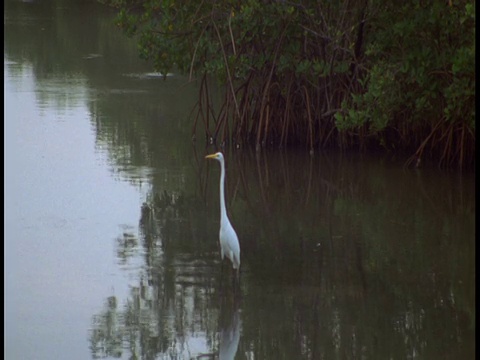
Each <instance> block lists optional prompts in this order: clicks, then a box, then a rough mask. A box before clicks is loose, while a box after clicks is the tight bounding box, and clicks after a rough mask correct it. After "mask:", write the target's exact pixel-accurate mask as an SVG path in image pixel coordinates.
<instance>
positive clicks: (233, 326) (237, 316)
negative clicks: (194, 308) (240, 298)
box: [218, 306, 242, 360]
mask: <svg viewBox="0 0 480 360" xmlns="http://www.w3.org/2000/svg"><path fill="white" fill-rule="evenodd" d="M221 320H223V321H222V322H221V324H220V329H219V336H220V345H219V349H218V357H219V359H220V360H233V359H234V358H235V355H236V354H237V350H238V344H239V342H240V333H241V328H242V319H241V311H240V309H239V308H238V306H237V307H235V309H233V311H232V313H231V314H230V316H229V317H227V318H226V319H221Z"/></svg>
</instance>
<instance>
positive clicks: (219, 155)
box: [205, 152, 223, 162]
mask: <svg viewBox="0 0 480 360" xmlns="http://www.w3.org/2000/svg"><path fill="white" fill-rule="evenodd" d="M205 159H215V160H218V161H220V162H222V161H223V154H222V153H221V152H217V153H215V154H210V155H207V156H205Z"/></svg>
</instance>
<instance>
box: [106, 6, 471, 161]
mask: <svg viewBox="0 0 480 360" xmlns="http://www.w3.org/2000/svg"><path fill="white" fill-rule="evenodd" d="M106 1H107V2H109V3H110V5H113V6H116V7H117V8H118V9H119V12H118V17H117V22H118V25H119V26H120V27H122V28H123V29H124V31H125V32H126V34H128V35H130V36H133V35H136V36H138V41H139V51H140V55H141V57H142V58H144V59H149V60H152V61H153V64H154V67H155V69H156V70H158V71H161V72H162V73H164V74H167V73H168V72H171V71H173V70H175V71H180V72H182V73H185V74H189V76H190V78H191V79H193V78H198V79H200V80H201V81H200V94H199V101H198V109H197V110H198V111H197V118H196V119H195V124H194V131H196V129H197V126H198V124H199V122H198V120H200V121H201V122H203V124H204V127H205V133H206V135H207V136H208V137H209V138H211V140H212V141H217V140H218V141H220V142H221V143H222V144H224V143H226V142H229V141H230V142H231V143H235V144H236V145H237V146H239V145H240V144H242V143H246V142H247V143H252V142H253V143H254V144H256V145H257V147H259V146H266V145H270V144H275V145H277V146H284V145H289V144H290V145H292V144H303V145H306V146H307V148H308V149H310V150H311V151H313V149H314V148H318V147H328V146H341V147H344V148H345V147H351V146H360V147H366V146H371V145H374V146H383V147H384V148H387V149H401V148H404V149H406V150H408V151H410V152H411V153H412V152H415V156H416V157H418V158H420V157H422V156H424V150H426V149H430V150H432V153H434V154H436V157H437V158H438V159H440V162H443V163H444V164H445V165H451V164H452V163H453V162H455V161H458V162H459V163H460V166H462V165H464V164H469V165H471V164H473V161H474V157H473V151H471V150H473V149H474V145H475V136H474V128H475V124H474V114H475V109H474V108H475V107H474V96H473V95H474V74H475V73H474V51H475V44H474V31H475V16H474V2H473V1H461V2H455V3H454V4H453V3H451V2H448V1H434V2H425V3H424V2H421V1H410V2H407V3H402V4H400V5H399V4H398V3H395V2H387V3H385V2H382V1H377V0H365V1H361V2H358V1H329V2H311V1H299V2H290V1H259V0H248V1H226V0H225V1H215V2H207V1H201V2H191V1H174V0H162V1H160V0H143V1H142V0H140V1H134V0H106ZM211 78H215V79H216V80H218V81H219V82H220V84H223V85H224V98H223V100H222V102H221V106H220V108H219V109H218V108H215V107H214V106H213V105H212V95H211V86H209V82H211V81H209V80H208V79H211Z"/></svg>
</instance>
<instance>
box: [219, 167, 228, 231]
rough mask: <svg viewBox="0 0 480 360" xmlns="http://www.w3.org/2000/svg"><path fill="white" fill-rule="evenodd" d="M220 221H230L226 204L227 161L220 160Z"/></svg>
mask: <svg viewBox="0 0 480 360" xmlns="http://www.w3.org/2000/svg"><path fill="white" fill-rule="evenodd" d="M220 168H221V173H220V221H221V222H225V221H228V217H227V207H226V206H225V162H224V161H223V160H221V161H220Z"/></svg>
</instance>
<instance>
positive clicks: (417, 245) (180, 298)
mask: <svg viewBox="0 0 480 360" xmlns="http://www.w3.org/2000/svg"><path fill="white" fill-rule="evenodd" d="M8 3H9V5H6V10H7V11H6V16H5V29H6V32H5V33H6V35H5V53H6V54H5V61H4V63H5V64H4V67H5V69H6V71H5V73H6V76H5V79H6V80H5V82H6V85H5V90H6V91H5V92H6V97H5V99H6V105H7V106H6V108H7V110H6V115H5V123H6V125H5V126H6V133H7V132H8V134H9V136H7V137H6V149H7V151H6V154H7V155H9V156H10V157H8V158H7V160H8V161H6V163H7V165H6V170H7V171H6V174H7V175H6V179H7V180H8V183H9V188H8V189H9V191H8V192H6V198H7V202H6V204H7V203H8V206H6V208H8V209H9V210H11V211H9V212H7V214H6V224H7V225H8V226H6V228H7V230H8V231H6V236H5V238H6V240H5V243H6V253H7V254H8V256H6V260H7V261H6V271H5V272H6V274H7V275H6V276H7V281H6V282H8V287H7V288H6V289H8V291H7V290H6V291H5V292H6V293H7V294H8V295H7V296H6V304H8V305H6V306H7V307H8V309H9V311H8V312H7V311H6V315H7V316H6V318H7V322H6V323H7V324H8V326H7V327H6V329H7V330H8V331H6V349H7V351H8V352H7V354H15V355H18V356H12V357H16V358H26V357H31V356H29V355H31V354H37V355H38V354H40V355H38V356H39V357H43V358H49V357H48V355H45V354H49V355H51V354H57V355H58V354H60V356H57V358H61V357H62V356H63V357H68V358H72V356H75V354H80V355H78V356H79V357H83V356H81V355H84V354H85V352H87V353H88V352H89V353H88V354H89V356H91V357H93V358H97V357H106V358H135V357H136V358H144V359H153V358H156V359H158V358H162V359H171V358H209V357H210V358H224V357H225V358H235V359H322V358H326V359H328V358H391V359H405V358H422V359H423V358H435V359H436V358H452V359H453V358H454V359H457V358H473V356H474V348H475V346H474V340H473V335H474V333H475V325H474V318H475V307H474V299H475V296H474V289H475V284H474V278H475V277H474V265H475V264H474V249H475V242H474V215H475V206H474V200H473V199H474V195H475V194H474V180H475V179H474V176H473V174H463V175H461V174H456V173H446V172H439V171H437V170H435V169H428V168H423V169H418V170H415V171H411V170H408V171H405V170H404V169H403V167H402V165H403V162H402V161H399V162H396V161H395V160H394V159H391V158H383V157H369V156H359V155H350V154H343V155H342V154H339V153H336V152H320V153H317V154H315V156H313V157H310V156H309V155H308V154H307V153H305V152H304V151H302V150H300V151H293V150H292V151H288V152H280V151H272V152H259V153H256V152H249V151H248V150H246V149H241V150H237V151H234V152H231V151H227V152H226V159H227V183H226V194H227V204H228V209H229V215H230V218H231V220H232V223H233V224H234V225H235V228H236V231H237V233H238V236H239V239H240V243H241V247H242V270H241V271H242V274H241V289H240V290H241V292H240V295H241V296H239V297H237V296H235V294H234V292H233V291H232V290H233V289H232V283H231V281H230V279H231V275H232V273H231V266H229V264H227V263H225V264H224V266H223V269H222V264H221V262H220V255H219V248H218V228H219V206H218V204H219V199H218V179H219V171H220V170H219V167H218V166H217V165H216V164H210V165H209V164H207V163H206V161H205V160H204V155H205V154H206V153H211V152H213V151H214V150H215V149H208V150H207V149H205V147H204V146H203V145H202V144H199V143H197V144H193V143H192V142H191V141H190V139H191V136H192V132H191V130H192V123H191V121H192V119H191V117H189V110H190V108H191V105H193V104H194V100H195V96H196V94H197V90H196V88H195V86H190V87H189V86H185V79H184V78H182V77H180V76H177V75H175V74H174V75H173V76H169V77H168V79H167V81H163V80H161V79H159V78H158V76H156V74H151V69H150V68H149V67H148V66H147V65H148V64H143V63H141V62H139V61H138V58H137V52H136V48H135V45H134V43H133V42H131V41H128V40H126V39H124V38H123V35H122V34H120V33H118V32H115V31H114V30H113V27H112V24H111V19H112V18H111V13H110V12H109V11H107V10H105V9H104V8H101V7H99V5H98V4H95V3H94V2H79V4H73V3H72V4H73V5H70V3H69V4H67V3H66V2H62V1H43V2H33V3H32V4H23V3H21V2H17V1H10V2H8ZM74 3H75V2H74ZM80 3H81V4H80ZM100 9H102V10H100ZM7 100H8V101H7ZM9 105H10V106H9ZM12 154H15V156H12ZM6 182H7V181H6ZM112 258H113V259H112ZM12 259H13V260H12ZM17 259H19V260H17ZM20 265H21V266H20ZM12 274H13V275H12ZM32 274H35V275H36V276H33V275H32ZM12 290H13V291H12ZM102 303H103V304H104V305H103V307H102V305H101V304H102ZM22 314H23V315H22ZM25 314H27V315H28V316H27V319H26V318H25ZM72 324H75V325H72ZM77 324H78V325H77ZM45 334H46V335H45ZM79 334H80V335H79ZM59 338H61V339H62V340H64V342H62V344H60V345H59V344H58V343H57V341H54V340H56V339H59ZM25 339H28V344H30V345H29V346H30V347H26V346H24V344H25ZM79 339H80V340H79ZM12 349H13V350H12ZM82 350H83V352H82ZM42 355H43V356H42ZM69 355H70V356H69ZM53 357H54V356H53Z"/></svg>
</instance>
